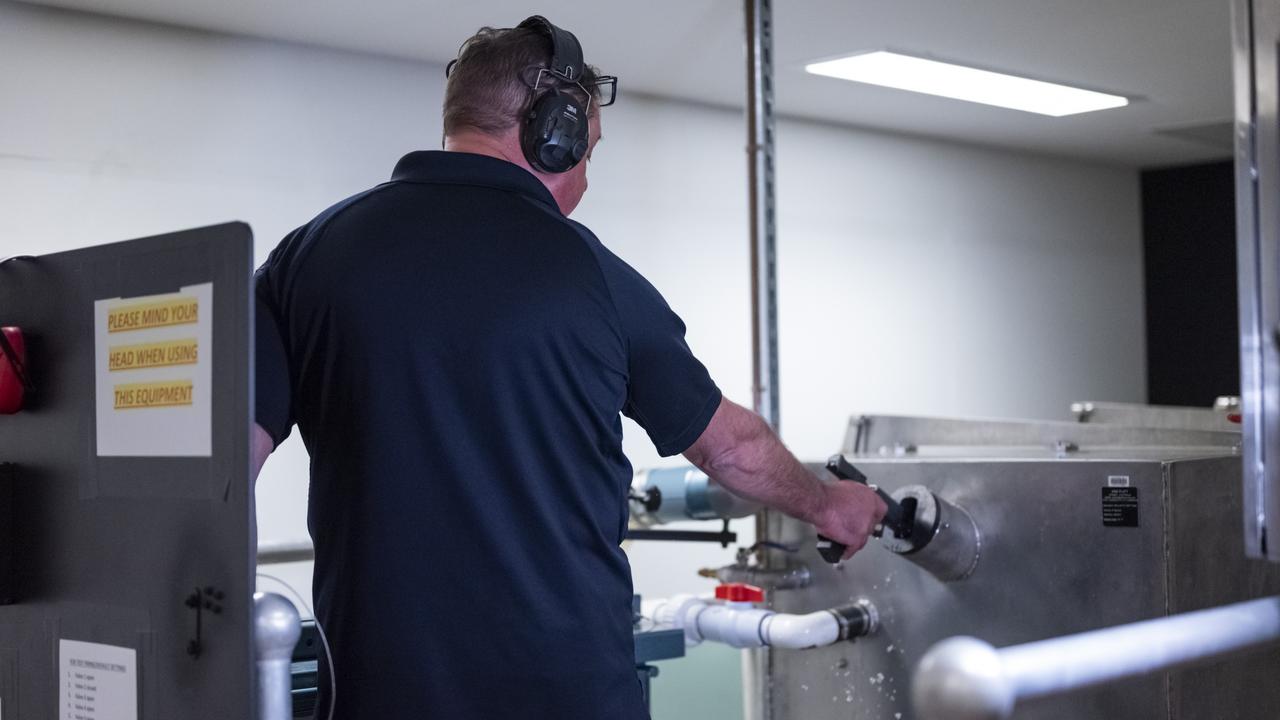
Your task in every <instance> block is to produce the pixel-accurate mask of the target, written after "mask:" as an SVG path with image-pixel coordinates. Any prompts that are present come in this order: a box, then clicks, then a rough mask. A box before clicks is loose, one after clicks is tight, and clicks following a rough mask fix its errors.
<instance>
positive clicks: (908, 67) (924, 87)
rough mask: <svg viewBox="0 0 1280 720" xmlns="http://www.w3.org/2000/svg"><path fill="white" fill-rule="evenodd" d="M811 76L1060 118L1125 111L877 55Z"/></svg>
mask: <svg viewBox="0 0 1280 720" xmlns="http://www.w3.org/2000/svg"><path fill="white" fill-rule="evenodd" d="M804 69H805V70H807V71H808V72H811V73H813V74H814V75H824V76H826V77H833V78H839V79H841V80H850V81H853V82H860V83H868V84H871V85H880V86H883V87H889V88H895V89H898V90H908V91H911V92H918V93H925V94H928V95H937V96H940V97H945V98H952V99H954V100H965V101H967V102H975V103H982V104H983V105H995V106H997V107H1003V108H1009V109H1012V110H1022V111H1024V112H1032V113H1039V114H1041V115H1051V116H1053V117H1063V116H1064V115H1078V114H1080V113H1087V112H1094V111H1096V110H1107V109H1109V108H1117V107H1124V106H1125V105H1128V104H1129V99H1128V98H1125V97H1122V96H1120V95H1108V94H1107V93H1100V92H1095V91H1093V90H1082V89H1080V88H1074V87H1070V86H1067V85H1058V84H1057V83H1050V82H1044V81H1042V80H1031V79H1028V78H1024V77H1017V76H1014V75H1005V74H1003V73H997V72H991V71H990V70H979V69H977V68H971V67H965V66H963V65H953V64H951V63H945V62H939V61H937V60H926V59H925V58H918V57H912V56H910V55H900V54H898V53H892V52H887V51H876V52H868V53H860V54H857V55H849V56H846V57H841V58H836V59H834V60H823V61H820V62H814V63H809V64H808V65H806V66H805V68H804Z"/></svg>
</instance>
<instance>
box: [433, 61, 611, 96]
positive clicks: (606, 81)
mask: <svg viewBox="0 0 1280 720" xmlns="http://www.w3.org/2000/svg"><path fill="white" fill-rule="evenodd" d="M457 65H458V59H457V58H454V59H453V60H450V61H449V64H448V65H445V66H444V76H445V77H446V78H447V77H449V75H451V74H453V69H454V67H456V66H457ZM544 74H546V75H551V76H553V77H555V78H557V79H559V80H562V81H565V82H571V81H568V80H565V78H563V77H561V76H560V75H557V74H556V73H555V72H553V71H552V70H551V69H550V68H539V69H538V78H537V80H535V81H534V84H533V89H534V90H537V89H538V86H539V85H540V84H541V83H542V76H543V75H544ZM573 84H574V85H577V86H578V87H579V88H580V89H581V90H582V92H584V93H586V95H587V97H588V98H594V97H596V96H599V98H600V99H599V100H598V101H597V103H598V104H599V105H600V107H609V106H610V105H612V104H613V103H614V101H616V100H617V99H618V76H617V75H600V76H599V77H597V78H596V79H595V80H592V81H591V89H593V90H595V92H592V91H591V90H589V89H587V87H586V86H584V85H583V84H582V83H580V82H574V83H573ZM588 109H590V100H588Z"/></svg>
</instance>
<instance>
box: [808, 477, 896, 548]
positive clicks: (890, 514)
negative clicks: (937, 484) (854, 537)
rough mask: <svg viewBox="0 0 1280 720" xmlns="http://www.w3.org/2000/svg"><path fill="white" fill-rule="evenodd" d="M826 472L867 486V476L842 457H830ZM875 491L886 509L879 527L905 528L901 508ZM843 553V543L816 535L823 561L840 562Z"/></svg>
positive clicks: (887, 494) (879, 490) (890, 498)
mask: <svg viewBox="0 0 1280 720" xmlns="http://www.w3.org/2000/svg"><path fill="white" fill-rule="evenodd" d="M827 472H829V473H831V474H832V475H835V476H836V477H837V478H839V479H840V480H852V481H853V482H860V483H862V484H863V485H869V483H868V482H867V476H866V475H863V474H862V471H860V470H858V468H856V467H854V466H853V465H851V464H850V463H849V461H848V460H845V459H844V455H832V456H831V459H830V460H828V461H827ZM875 491H876V495H879V496H880V499H881V500H883V501H884V504H885V507H887V508H888V510H887V511H886V512H885V514H884V520H882V521H881V525H882V526H884V527H887V528H889V529H890V530H893V531H895V532H896V531H898V530H899V529H900V528H903V527H905V521H906V515H905V513H904V512H903V510H902V506H901V505H899V504H898V503H897V501H895V500H894V499H893V498H892V497H890V496H889V493H887V492H885V491H884V490H881V489H880V488H875ZM873 534H874V535H876V536H879V535H880V532H878V531H877V532H875V533H873ZM844 551H845V546H844V544H843V543H838V542H836V541H834V540H832V539H831V538H829V537H826V536H824V535H818V554H819V555H821V556H822V559H823V560H826V561H827V562H829V563H833V564H834V563H837V562H840V558H841V557H842V556H843V555H844Z"/></svg>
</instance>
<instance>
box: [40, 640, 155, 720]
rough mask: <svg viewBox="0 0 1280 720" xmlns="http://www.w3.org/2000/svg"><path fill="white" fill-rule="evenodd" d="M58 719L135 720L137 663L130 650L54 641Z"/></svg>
mask: <svg viewBox="0 0 1280 720" xmlns="http://www.w3.org/2000/svg"><path fill="white" fill-rule="evenodd" d="M58 667H59V673H60V678H59V683H58V685H59V691H60V692H59V695H60V696H61V698H62V701H61V703H60V706H61V707H60V710H59V714H58V718H59V720H138V663H137V653H136V652H135V651H134V650H133V649H132V648H122V647H115V646H113V645H99V644H97V643H87V642H79V641H77V640H59V641H58Z"/></svg>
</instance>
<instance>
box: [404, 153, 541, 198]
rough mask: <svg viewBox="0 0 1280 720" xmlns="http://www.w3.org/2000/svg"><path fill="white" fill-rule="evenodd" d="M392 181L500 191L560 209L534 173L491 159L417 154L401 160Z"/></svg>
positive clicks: (476, 156) (477, 156)
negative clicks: (463, 186)
mask: <svg viewBox="0 0 1280 720" xmlns="http://www.w3.org/2000/svg"><path fill="white" fill-rule="evenodd" d="M391 180H392V181H393V182H416V183H443V184H447V185H479V186H482V187H491V188H497V189H499V190H508V191H511V192H515V193H519V194H521V195H525V196H527V197H529V198H532V199H534V200H537V201H539V202H541V203H544V204H546V205H549V206H551V207H552V208H555V209H556V212H559V209H560V208H559V205H557V204H556V199H555V197H553V196H552V195H551V191H550V190H548V189H547V186H546V185H543V184H542V181H541V180H539V179H538V178H536V177H534V176H533V174H532V173H530V172H529V171H528V170H525V169H524V168H522V167H520V166H519V165H516V164H515V163H510V162H507V161H506V160H500V159H498V158H495V157H489V156H488V155H476V154H474V153H464V152H447V151H444V150H416V151H414V152H411V153H409V154H408V155H405V156H404V157H402V158H400V162H398V163H396V169H395V170H394V171H393V172H392V173H391Z"/></svg>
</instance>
